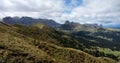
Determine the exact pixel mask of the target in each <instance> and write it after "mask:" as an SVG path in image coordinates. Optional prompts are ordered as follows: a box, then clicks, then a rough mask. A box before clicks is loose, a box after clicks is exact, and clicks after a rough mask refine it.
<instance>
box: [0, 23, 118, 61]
mask: <svg viewBox="0 0 120 63" xmlns="http://www.w3.org/2000/svg"><path fill="white" fill-rule="evenodd" d="M96 45H97V43H96V42H94V41H89V40H86V39H84V38H81V37H77V36H74V35H70V34H66V33H63V32H60V31H56V30H55V29H53V28H51V27H48V26H46V25H43V24H35V25H32V26H22V25H18V24H16V25H7V24H4V23H1V22H0V62H2V63H116V61H117V60H118V57H117V56H118V55H119V54H116V55H114V53H118V52H117V51H116V52H114V51H112V50H109V49H108V50H107V49H106V51H104V52H103V50H104V49H102V47H97V46H96ZM83 51H84V52H83ZM109 51H111V53H109ZM85 52H87V53H85ZM88 53H90V54H92V55H90V54H88Z"/></svg>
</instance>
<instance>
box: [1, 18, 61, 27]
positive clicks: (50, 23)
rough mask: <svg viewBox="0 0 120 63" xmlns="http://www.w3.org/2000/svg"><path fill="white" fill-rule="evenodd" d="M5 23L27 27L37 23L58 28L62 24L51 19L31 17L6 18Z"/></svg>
mask: <svg viewBox="0 0 120 63" xmlns="http://www.w3.org/2000/svg"><path fill="white" fill-rule="evenodd" d="M3 21H4V22H5V23H7V24H21V25H25V26H29V25H33V24H36V23H43V24H45V25H48V26H51V27H58V26H59V25H60V24H59V23H56V22H55V21H54V20H50V19H34V18H31V17H21V18H20V17H5V18H3Z"/></svg>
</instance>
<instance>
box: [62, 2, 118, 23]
mask: <svg viewBox="0 0 120 63" xmlns="http://www.w3.org/2000/svg"><path fill="white" fill-rule="evenodd" d="M64 17H65V18H67V17H68V19H70V20H74V19H75V21H77V22H80V23H88V22H90V23H99V24H106V23H105V22H102V21H112V22H111V24H112V23H116V24H117V23H120V2H119V0H83V5H82V6H78V7H76V8H74V9H73V10H72V12H71V14H65V15H63V18H64Z"/></svg>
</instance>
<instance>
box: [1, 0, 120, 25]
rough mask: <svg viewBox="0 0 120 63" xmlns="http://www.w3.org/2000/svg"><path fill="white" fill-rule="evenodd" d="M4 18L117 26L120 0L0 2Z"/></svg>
mask: <svg viewBox="0 0 120 63" xmlns="http://www.w3.org/2000/svg"><path fill="white" fill-rule="evenodd" d="M5 16H29V17H34V18H47V19H53V20H56V21H57V22H59V23H64V21H65V20H70V21H74V22H79V23H98V24H104V25H116V24H117V25H118V24H120V0H0V18H2V17H5Z"/></svg>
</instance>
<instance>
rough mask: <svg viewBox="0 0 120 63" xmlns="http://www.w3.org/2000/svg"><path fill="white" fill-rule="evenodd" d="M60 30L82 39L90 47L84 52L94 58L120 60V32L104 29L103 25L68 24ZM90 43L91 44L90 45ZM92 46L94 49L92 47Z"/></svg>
mask: <svg viewBox="0 0 120 63" xmlns="http://www.w3.org/2000/svg"><path fill="white" fill-rule="evenodd" d="M58 30H60V31H62V32H66V33H68V34H71V35H73V36H76V37H77V38H78V39H80V40H81V38H82V39H83V40H84V42H85V41H87V42H86V44H87V45H88V44H89V45H90V48H89V47H86V48H89V49H86V50H85V49H84V50H83V51H85V52H87V53H89V54H92V55H94V56H97V57H99V56H107V57H110V58H113V59H115V60H119V57H120V30H119V29H111V28H103V27H102V25H97V24H92V25H90V24H84V25H81V24H79V23H74V22H68V21H66V23H65V24H63V25H61V27H60V28H58ZM88 42H90V43H88ZM91 46H92V47H91Z"/></svg>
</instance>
